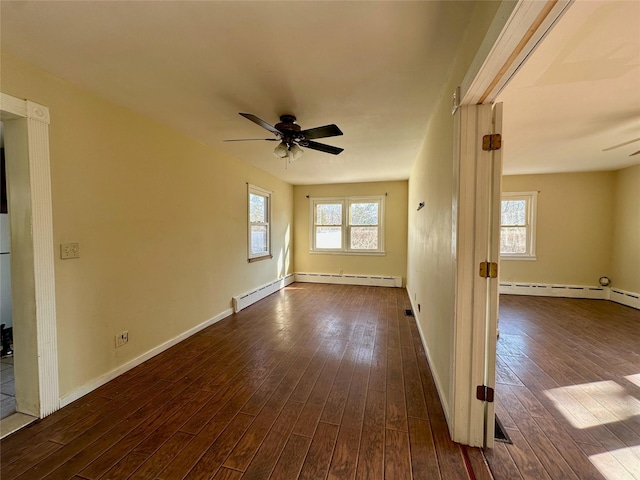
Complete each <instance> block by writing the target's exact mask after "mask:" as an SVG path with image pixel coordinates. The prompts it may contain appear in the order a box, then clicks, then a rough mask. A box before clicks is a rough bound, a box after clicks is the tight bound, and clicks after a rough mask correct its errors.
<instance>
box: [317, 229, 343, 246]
mask: <svg viewBox="0 0 640 480" xmlns="http://www.w3.org/2000/svg"><path fill="white" fill-rule="evenodd" d="M315 248H342V227H316V247H315Z"/></svg>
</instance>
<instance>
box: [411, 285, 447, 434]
mask: <svg viewBox="0 0 640 480" xmlns="http://www.w3.org/2000/svg"><path fill="white" fill-rule="evenodd" d="M407 294H408V295H409V301H410V302H411V308H412V310H413V315H414V317H415V319H416V325H417V327H418V333H419V334H420V340H422V347H423V348H424V352H425V354H426V355H427V362H428V363H429V370H431V375H432V376H433V381H434V383H435V384H436V390H437V391H438V397H439V398H440V404H441V405H442V409H443V410H444V417H445V419H446V421H447V426H449V425H451V416H450V412H449V405H448V404H447V403H446V402H445V401H444V399H445V398H446V397H445V396H444V395H443V394H442V392H443V388H442V382H441V381H440V376H439V375H438V372H437V371H436V370H435V369H434V368H433V361H432V360H431V354H430V352H429V347H428V345H427V342H426V340H425V338H424V333H423V331H422V327H421V326H420V322H419V321H418V309H417V308H416V305H415V304H414V303H413V294H412V293H411V291H410V290H409V287H407Z"/></svg>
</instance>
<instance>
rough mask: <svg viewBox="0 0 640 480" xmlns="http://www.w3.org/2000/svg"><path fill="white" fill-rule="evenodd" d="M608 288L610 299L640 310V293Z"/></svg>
mask: <svg viewBox="0 0 640 480" xmlns="http://www.w3.org/2000/svg"><path fill="white" fill-rule="evenodd" d="M610 290H611V298H610V300H611V301H613V302H617V303H621V304H622V305H626V306H627V307H633V308H637V309H638V310H640V293H633V292H627V291H625V290H620V289H619V288H611V289H610Z"/></svg>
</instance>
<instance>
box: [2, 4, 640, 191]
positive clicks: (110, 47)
mask: <svg viewBox="0 0 640 480" xmlns="http://www.w3.org/2000/svg"><path fill="white" fill-rule="evenodd" d="M473 7H474V2H451V1H443V2H438V1H422V2H399V1H384V2H372V1H360V2H332V1H296V2H269V1H257V2H253V1H237V2H222V1H202V2H182V1H168V2H155V1H154V2H130V1H123V2H109V1H106V2H97V1H91V2H73V1H71V2H10V1H5V0H3V1H2V2H0V8H1V22H2V24H1V40H2V49H3V50H4V51H6V52H8V53H10V54H12V55H14V56H16V57H19V58H22V59H23V60H25V61H27V62H29V63H32V64H34V65H37V66H39V67H41V68H43V69H45V70H48V71H50V72H52V73H53V74H55V75H57V76H59V77H62V78H65V79H67V80H68V81H70V82H72V83H74V84H76V85H79V86H81V87H84V88H86V89H89V90H92V91H94V92H96V93H98V94H99V95H102V96H103V97H105V98H108V99H110V100H112V101H114V102H116V103H119V104H121V105H124V106H127V107H129V108H131V109H132V110H135V111H137V112H140V113H142V114H144V115H147V116H149V117H151V118H153V119H155V120H157V121H159V122H162V123H164V124H167V125H169V126H171V127H173V128H175V129H176V130H179V131H182V132H184V133H186V134H188V135H190V136H192V137H194V138H196V139H197V140H199V141H201V142H203V143H205V144H208V145H211V146H213V147H215V148H217V149H220V150H222V151H224V152H226V153H228V154H230V155H232V156H234V157H237V158H239V159H242V160H245V161H248V162H250V163H252V164H254V165H256V166H257V167H259V168H261V169H263V170H266V171H268V172H270V173H272V174H274V175H276V176H278V177H280V178H282V179H283V180H285V181H288V182H290V183H293V184H312V183H337V182H352V181H353V182H355V181H375V180H393V179H406V178H408V176H409V172H410V169H411V165H412V163H413V161H414V160H415V158H416V155H417V153H418V151H419V149H420V147H421V144H422V141H423V137H424V132H425V129H426V126H427V122H428V120H429V115H430V113H431V112H432V110H433V108H434V107H435V105H436V103H437V101H438V99H439V96H440V95H441V94H442V93H443V92H441V88H442V85H443V83H444V81H445V79H446V77H447V75H448V74H449V71H450V63H451V57H452V55H453V53H454V51H455V49H456V47H457V45H458V43H459V42H460V39H461V37H462V35H463V33H464V30H465V28H466V27H467V25H468V22H469V18H470V16H471V13H472V10H473ZM639 24H640V2H637V1H622V2H610V1H593V2H591V1H578V2H576V3H575V4H574V5H573V6H572V7H571V8H570V9H569V11H568V13H566V14H565V16H564V17H563V18H562V19H561V20H560V22H559V24H558V26H556V27H555V28H554V29H553V31H552V32H551V33H550V35H549V37H548V38H547V39H546V40H545V41H544V42H543V43H542V45H541V46H540V47H539V48H538V49H537V50H536V52H534V54H533V56H532V57H531V58H530V59H529V60H528V62H527V63H526V64H525V65H524V67H523V68H522V70H521V71H520V72H519V73H518V74H517V75H516V77H515V78H514V79H513V80H512V82H511V83H510V84H509V85H508V86H507V88H506V89H505V91H504V92H502V94H501V95H500V98H499V100H501V101H503V102H504V104H505V124H504V138H505V173H507V174H515V173H543V172H555V171H575V170H613V169H617V168H623V167H625V166H627V165H630V164H633V163H640V155H638V156H635V157H628V154H629V153H631V152H634V151H636V150H639V149H640V142H636V143H633V144H630V145H629V146H628V147H620V148H618V149H615V150H611V151H610V152H602V149H604V148H607V147H610V146H613V145H616V144H619V143H623V142H626V141H628V140H632V139H635V138H639V137H640V67H639V65H640V33H639V32H640V29H638V25H639ZM238 112H248V113H253V114H255V115H257V116H258V117H261V118H263V119H264V120H266V121H267V122H269V123H271V124H275V123H276V122H277V121H278V117H279V115H281V114H285V113H292V114H294V115H296V116H297V117H298V122H299V123H300V124H301V126H302V128H312V127H317V126H321V125H325V124H330V123H336V124H337V125H338V126H339V127H340V128H341V129H342V131H343V132H344V136H341V137H335V138H328V139H321V140H318V141H321V142H323V143H327V144H331V145H335V146H339V147H342V148H344V149H345V151H344V152H343V153H341V154H340V155H338V156H333V155H329V154H325V153H320V152H315V151H312V150H306V152H305V155H304V156H303V157H302V159H301V160H298V161H297V162H295V163H293V164H291V165H289V166H288V168H287V169H285V165H284V161H283V160H280V159H276V158H275V157H274V156H273V153H272V151H273V147H274V145H275V144H274V143H272V142H233V143H223V142H222V140H223V139H234V138H268V137H269V136H270V134H269V133H268V132H266V131H265V130H263V129H261V128H260V127H259V126H257V125H255V124H253V123H251V122H250V121H248V120H246V119H244V118H242V117H240V116H239V115H238ZM265 134H266V135H265Z"/></svg>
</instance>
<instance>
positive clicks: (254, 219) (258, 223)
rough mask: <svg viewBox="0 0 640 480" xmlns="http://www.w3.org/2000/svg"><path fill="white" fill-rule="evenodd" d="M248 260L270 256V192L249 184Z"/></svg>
mask: <svg viewBox="0 0 640 480" xmlns="http://www.w3.org/2000/svg"><path fill="white" fill-rule="evenodd" d="M248 232H249V239H248V245H249V248H248V250H249V252H248V257H249V262H252V261H256V260H261V259H263V258H271V192H268V191H266V190H263V189H261V188H259V187H256V186H254V185H249V228H248Z"/></svg>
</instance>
